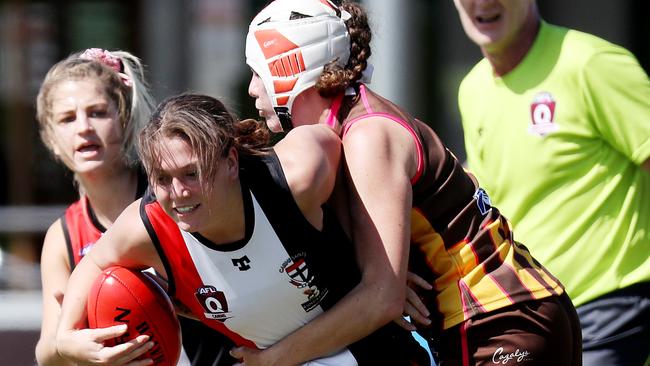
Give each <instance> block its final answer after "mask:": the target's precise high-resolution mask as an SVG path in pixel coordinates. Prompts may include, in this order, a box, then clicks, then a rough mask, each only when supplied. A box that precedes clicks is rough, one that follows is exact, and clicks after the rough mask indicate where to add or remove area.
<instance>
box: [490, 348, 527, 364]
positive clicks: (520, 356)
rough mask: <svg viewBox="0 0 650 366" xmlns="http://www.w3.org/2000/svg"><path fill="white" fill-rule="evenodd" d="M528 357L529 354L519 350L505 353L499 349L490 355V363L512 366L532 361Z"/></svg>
mask: <svg viewBox="0 0 650 366" xmlns="http://www.w3.org/2000/svg"><path fill="white" fill-rule="evenodd" d="M528 356H530V352H528V351H526V350H523V351H521V350H519V348H517V350H516V351H514V352H510V353H507V352H505V351H504V350H503V347H499V348H497V350H496V351H494V354H492V363H494V364H495V365H507V364H511V365H514V364H518V363H522V362H527V361H532V358H531V357H528Z"/></svg>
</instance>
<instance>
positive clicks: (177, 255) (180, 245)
mask: <svg viewBox="0 0 650 366" xmlns="http://www.w3.org/2000/svg"><path fill="white" fill-rule="evenodd" d="M145 211H146V213H147V218H148V219H149V222H150V223H151V226H152V227H153V229H154V231H155V232H156V236H157V237H158V240H159V243H160V246H161V249H162V250H163V251H164V252H165V257H166V259H167V261H168V262H169V264H170V266H171V268H172V269H173V270H176V271H175V272H173V273H172V274H169V273H168V274H167V275H168V276H170V277H171V276H172V275H173V280H174V286H175V291H174V293H172V294H171V295H172V296H174V297H176V298H177V299H179V300H180V301H181V302H182V303H183V304H184V305H185V306H187V307H189V308H190V309H191V310H192V313H193V314H194V315H195V317H196V318H198V319H201V321H202V322H203V323H205V324H206V325H208V326H209V327H211V328H212V329H215V330H217V331H219V332H220V333H222V334H225V335H226V336H227V337H228V338H230V339H232V341H233V342H235V343H236V344H237V345H239V346H247V347H251V348H256V346H255V343H253V342H252V341H250V340H248V339H246V338H243V337H241V336H240V335H239V334H237V333H234V332H232V331H231V330H230V329H228V328H226V327H225V326H224V325H223V323H222V322H220V321H218V320H212V319H206V318H205V316H204V315H203V313H204V310H203V308H202V307H201V305H200V304H199V303H198V301H197V299H196V298H190V297H189V296H185V295H184V294H188V293H194V292H195V291H196V290H197V289H199V288H201V287H203V286H204V284H203V281H202V280H201V276H200V275H199V273H198V272H197V270H196V267H195V266H194V263H193V262H192V257H191V256H190V253H189V252H188V250H187V247H186V246H185V241H184V240H183V237H182V235H181V232H180V229H179V228H178V225H177V224H176V222H174V220H172V218H171V217H169V216H168V215H167V214H166V213H165V212H164V211H163V209H162V207H160V205H159V204H158V202H152V203H148V204H147V205H146V206H145ZM181 287H183V288H188V287H189V289H190V290H191V291H182V290H180V291H179V288H181ZM177 293H178V294H180V296H176V294H177Z"/></svg>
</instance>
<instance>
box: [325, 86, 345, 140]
mask: <svg viewBox="0 0 650 366" xmlns="http://www.w3.org/2000/svg"><path fill="white" fill-rule="evenodd" d="M343 95H344V94H343V93H341V94H339V95H337V96H336V97H335V98H334V100H333V101H332V106H331V107H330V112H329V114H328V115H327V120H326V121H325V123H327V125H328V126H330V127H331V128H332V129H334V130H335V131H336V129H335V128H336V115H337V114H339V109H341V103H342V102H343Z"/></svg>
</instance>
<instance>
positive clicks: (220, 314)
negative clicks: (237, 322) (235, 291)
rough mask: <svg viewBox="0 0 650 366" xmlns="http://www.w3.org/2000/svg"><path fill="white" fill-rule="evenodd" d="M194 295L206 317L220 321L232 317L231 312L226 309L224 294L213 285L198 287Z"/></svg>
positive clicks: (226, 302) (226, 303)
mask: <svg viewBox="0 0 650 366" xmlns="http://www.w3.org/2000/svg"><path fill="white" fill-rule="evenodd" d="M194 296H196V299H197V300H198V302H199V304H201V307H203V311H204V313H203V314H204V315H205V317H206V318H208V319H214V320H218V321H220V322H224V321H226V320H227V319H229V318H232V315H231V313H230V312H229V311H228V301H226V295H225V294H224V293H223V292H221V291H219V290H217V289H216V288H215V287H214V286H203V287H199V288H198V289H197V290H196V292H195V293H194Z"/></svg>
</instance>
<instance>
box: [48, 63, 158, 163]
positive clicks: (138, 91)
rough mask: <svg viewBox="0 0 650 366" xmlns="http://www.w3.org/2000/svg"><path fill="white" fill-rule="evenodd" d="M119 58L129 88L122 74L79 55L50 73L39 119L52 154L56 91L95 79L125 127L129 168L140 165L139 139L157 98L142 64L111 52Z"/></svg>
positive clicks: (54, 68) (125, 150)
mask: <svg viewBox="0 0 650 366" xmlns="http://www.w3.org/2000/svg"><path fill="white" fill-rule="evenodd" d="M111 54H113V55H114V56H116V57H117V58H119V60H120V62H121V64H122V67H123V69H124V70H123V72H124V74H126V75H127V76H128V77H129V79H130V80H131V84H132V85H131V86H127V85H126V84H125V83H124V81H123V79H122V78H121V77H120V76H119V74H118V73H117V72H116V71H115V70H113V69H111V68H110V67H108V66H106V65H104V64H103V63H101V62H98V61H93V60H87V59H82V58H79V56H80V55H81V52H79V53H75V54H73V55H71V56H69V57H68V58H66V59H64V60H62V61H60V62H58V63H57V64H55V65H54V66H52V68H50V70H49V71H48V73H47V75H46V76H45V79H44V80H43V83H42V84H41V87H40V90H39V92H38V96H37V97H36V118H37V120H38V124H39V131H40V135H41V140H42V141H43V143H44V144H45V146H47V148H48V149H49V150H50V151H51V152H52V151H53V149H54V146H53V145H52V144H53V139H52V136H51V133H52V122H53V121H52V118H53V116H52V102H53V98H52V90H54V89H55V87H56V86H57V85H59V83H61V82H64V81H68V80H82V79H93V80H97V81H98V82H99V83H100V84H101V85H102V86H103V87H104V92H105V93H106V96H107V97H108V98H110V99H111V100H112V101H113V102H114V103H115V106H116V107H117V110H118V118H119V120H120V124H121V126H122V132H123V141H122V152H123V154H124V161H125V163H126V164H128V165H132V166H134V165H137V152H136V146H135V143H134V142H135V137H136V135H137V133H138V131H139V130H140V129H141V128H142V126H144V124H145V123H146V122H147V120H148V119H149V116H150V115H151V111H152V110H153V104H154V103H153V98H152V96H151V94H150V92H149V90H148V88H147V84H146V82H145V80H144V68H143V66H142V64H141V62H140V60H139V59H138V58H137V57H135V56H133V55H132V54H130V53H128V52H124V51H114V52H111Z"/></svg>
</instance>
